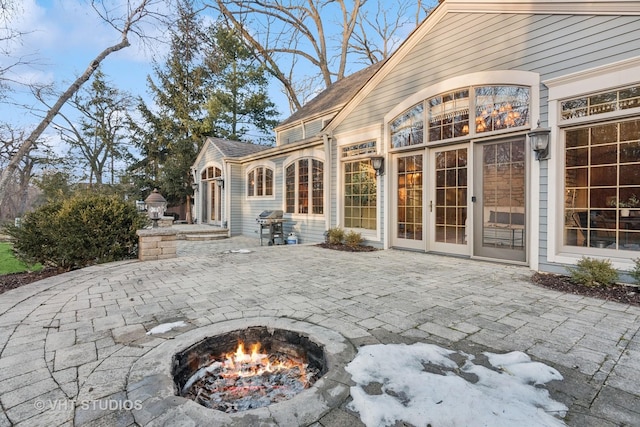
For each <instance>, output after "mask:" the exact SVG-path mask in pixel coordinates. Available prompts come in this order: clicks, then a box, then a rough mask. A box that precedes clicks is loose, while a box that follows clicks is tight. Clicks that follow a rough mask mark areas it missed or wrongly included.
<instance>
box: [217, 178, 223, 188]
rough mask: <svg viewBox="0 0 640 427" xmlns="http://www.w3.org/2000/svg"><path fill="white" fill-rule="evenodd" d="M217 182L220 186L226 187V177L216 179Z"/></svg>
mask: <svg viewBox="0 0 640 427" xmlns="http://www.w3.org/2000/svg"><path fill="white" fill-rule="evenodd" d="M216 184H217V185H218V187H220V188H222V189H224V179H222V178H220V179H216Z"/></svg>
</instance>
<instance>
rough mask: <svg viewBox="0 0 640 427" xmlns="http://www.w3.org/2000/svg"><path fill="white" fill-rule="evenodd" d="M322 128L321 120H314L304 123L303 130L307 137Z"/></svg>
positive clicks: (316, 133) (314, 134)
mask: <svg viewBox="0 0 640 427" xmlns="http://www.w3.org/2000/svg"><path fill="white" fill-rule="evenodd" d="M321 130H322V120H320V119H318V120H314V121H312V122H309V123H305V124H304V132H305V136H306V137H307V138H311V137H314V136H316V135H318V134H319V133H320V131H321Z"/></svg>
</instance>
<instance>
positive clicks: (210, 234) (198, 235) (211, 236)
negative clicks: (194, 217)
mask: <svg viewBox="0 0 640 427" xmlns="http://www.w3.org/2000/svg"><path fill="white" fill-rule="evenodd" d="M174 228H178V227H174ZM177 237H178V239H179V240H188V241H204V240H218V239H226V238H227V237H229V230H228V229H227V228H218V227H206V226H205V227H192V228H189V227H184V228H183V229H179V231H178V236H177Z"/></svg>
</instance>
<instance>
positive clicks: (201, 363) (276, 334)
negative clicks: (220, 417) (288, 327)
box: [174, 327, 326, 412]
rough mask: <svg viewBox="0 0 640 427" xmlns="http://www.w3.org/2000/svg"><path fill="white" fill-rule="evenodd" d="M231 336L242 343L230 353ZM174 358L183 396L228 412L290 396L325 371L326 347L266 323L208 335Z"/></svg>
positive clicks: (304, 387) (251, 407) (238, 342)
mask: <svg viewBox="0 0 640 427" xmlns="http://www.w3.org/2000/svg"><path fill="white" fill-rule="evenodd" d="M232 340H235V343H236V344H237V347H236V348H235V349H232V350H231V351H229V350H228V346H229V342H230V341H232ZM245 343H247V345H248V347H250V351H249V352H246V351H245ZM174 361H175V362H176V363H175V364H174V366H175V369H174V374H175V375H174V378H175V379H176V385H177V386H178V387H179V391H180V395H182V396H184V397H186V398H189V399H192V400H194V401H195V402H197V403H199V404H201V405H203V406H206V407H208V408H212V409H216V410H219V411H223V412H239V411H245V410H248V409H254V408H260V407H263V406H267V405H270V404H272V403H277V402H281V401H284V400H288V399H290V398H292V397H293V396H295V395H296V394H298V393H300V392H301V391H303V390H304V389H306V388H308V387H310V386H311V385H312V384H313V383H314V382H315V381H316V379H317V378H318V377H319V376H320V375H322V373H323V371H324V370H325V369H326V368H325V366H324V356H323V351H322V349H321V348H320V347H319V346H317V345H316V344H314V343H313V342H311V341H310V340H309V339H308V338H306V337H304V336H302V335H299V334H297V333H294V332H291V331H283V330H277V329H276V330H272V331H269V330H268V329H267V328H261V327H254V328H249V329H247V330H243V331H235V332H231V333H229V334H225V335H223V336H218V337H210V338H207V339H206V340H204V341H202V342H200V343H198V344H196V345H195V346H193V347H191V348H189V349H187V350H185V351H184V352H182V353H179V354H178V355H176V357H175V359H174Z"/></svg>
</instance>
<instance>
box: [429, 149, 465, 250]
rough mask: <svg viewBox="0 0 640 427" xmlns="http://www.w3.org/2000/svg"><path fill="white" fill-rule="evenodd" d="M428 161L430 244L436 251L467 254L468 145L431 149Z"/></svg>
mask: <svg viewBox="0 0 640 427" xmlns="http://www.w3.org/2000/svg"><path fill="white" fill-rule="evenodd" d="M430 162H431V176H432V179H431V182H432V184H431V185H430V187H431V189H430V201H429V211H430V213H432V215H430V226H429V229H430V230H431V232H430V233H429V235H430V236H431V239H430V242H429V247H430V249H431V250H434V251H438V252H446V253H453V254H460V255H469V245H468V244H467V242H468V240H469V239H470V237H471V236H467V233H468V230H469V224H468V222H467V219H468V215H467V213H468V207H467V202H468V201H467V193H468V188H467V181H468V180H467V171H468V166H469V165H468V146H467V145H460V146H453V147H446V148H445V147H442V148H436V149H433V150H431V160H430Z"/></svg>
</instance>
